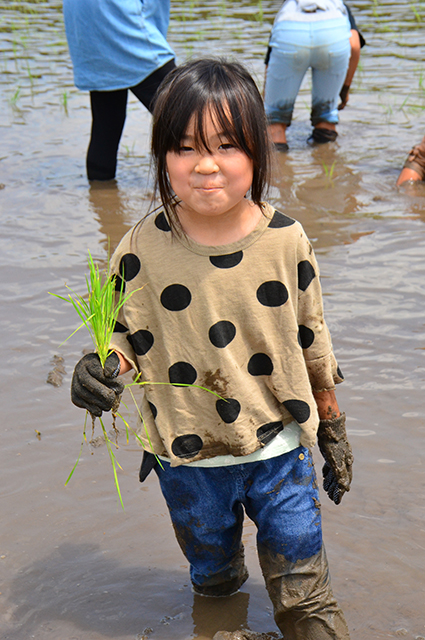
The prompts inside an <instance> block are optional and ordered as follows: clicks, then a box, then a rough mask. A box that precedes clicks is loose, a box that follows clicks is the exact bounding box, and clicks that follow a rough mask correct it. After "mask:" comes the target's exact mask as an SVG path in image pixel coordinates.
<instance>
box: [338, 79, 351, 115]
mask: <svg viewBox="0 0 425 640" xmlns="http://www.w3.org/2000/svg"><path fill="white" fill-rule="evenodd" d="M349 93H350V85H348V84H344V86H343V87H342V89H341V91H340V92H339V97H340V98H341V102H340V103H339V105H338V111H341V109H343V108H344V107H345V106H346V105H347V102H348V98H349Z"/></svg>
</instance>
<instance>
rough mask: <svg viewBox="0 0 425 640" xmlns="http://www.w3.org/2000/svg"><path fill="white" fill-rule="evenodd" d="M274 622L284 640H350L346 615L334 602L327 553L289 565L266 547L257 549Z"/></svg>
mask: <svg viewBox="0 0 425 640" xmlns="http://www.w3.org/2000/svg"><path fill="white" fill-rule="evenodd" d="M258 553H259V559H260V564H261V569H262V572H263V576H264V579H265V581H266V587H267V591H268V593H269V596H270V599H271V601H272V604H273V609H274V619H275V622H276V624H277V626H278V627H279V629H280V630H281V632H282V634H283V636H284V638H285V640H349V638H350V636H349V633H348V628H347V624H346V622H345V618H344V614H343V613H342V611H341V609H340V608H339V606H338V603H337V601H336V600H335V598H334V596H333V593H332V590H331V586H330V579H329V568H328V562H327V559H326V553H325V549H324V547H323V546H322V549H321V551H320V552H319V553H318V554H316V555H315V556H312V557H311V558H306V559H305V560H297V562H289V561H288V560H286V559H285V557H284V556H283V555H280V554H273V553H271V552H270V551H269V550H268V549H267V548H266V547H264V546H261V547H260V546H259V549H258Z"/></svg>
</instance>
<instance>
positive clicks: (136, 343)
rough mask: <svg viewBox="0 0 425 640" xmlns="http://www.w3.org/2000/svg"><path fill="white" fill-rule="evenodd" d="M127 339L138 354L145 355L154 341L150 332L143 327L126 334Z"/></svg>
mask: <svg viewBox="0 0 425 640" xmlns="http://www.w3.org/2000/svg"><path fill="white" fill-rule="evenodd" d="M127 340H128V341H129V343H130V344H131V346H132V347H133V349H134V352H135V353H136V354H137V355H138V356H144V355H146V354H147V352H148V351H149V349H150V348H151V347H152V345H153V342H154V339H153V335H152V334H151V332H150V331H146V330H145V329H139V331H136V333H133V334H131V335H129V336H127Z"/></svg>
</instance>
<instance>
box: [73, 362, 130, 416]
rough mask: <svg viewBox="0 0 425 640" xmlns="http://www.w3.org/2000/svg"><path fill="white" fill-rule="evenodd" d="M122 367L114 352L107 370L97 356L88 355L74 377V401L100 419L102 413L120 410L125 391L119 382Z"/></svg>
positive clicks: (78, 365) (78, 366)
mask: <svg viewBox="0 0 425 640" xmlns="http://www.w3.org/2000/svg"><path fill="white" fill-rule="evenodd" d="M120 367H121V364H120V359H119V358H118V356H117V354H116V353H115V352H112V353H111V354H110V355H109V356H108V357H107V358H106V361H105V367H104V368H102V365H101V363H100V359H99V356H98V355H97V353H88V354H87V355H86V356H84V357H83V358H81V360H80V361H79V362H77V364H76V366H75V369H74V375H73V376H72V382H71V400H72V402H73V403H74V404H75V405H76V406H77V407H81V408H82V409H87V411H90V413H91V414H92V415H93V416H96V417H98V418H100V416H101V415H102V411H110V410H111V409H113V408H114V407H117V406H118V404H119V400H120V396H121V394H122V392H123V390H124V384H123V383H122V382H121V381H120V380H116V377H117V375H118V374H119V372H120Z"/></svg>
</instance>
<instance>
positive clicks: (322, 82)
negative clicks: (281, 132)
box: [265, 17, 351, 126]
mask: <svg viewBox="0 0 425 640" xmlns="http://www.w3.org/2000/svg"><path fill="white" fill-rule="evenodd" d="M269 44H270V46H271V49H272V51H271V55H270V60H269V64H268V68H267V78H266V86H265V108H266V113H267V117H268V120H269V122H270V123H282V124H286V125H288V126H289V125H290V124H291V119H292V112H293V110H294V104H295V100H296V97H297V94H298V92H299V89H300V86H301V82H302V80H303V78H304V76H305V74H306V72H307V69H308V68H309V67H311V69H312V110H311V123H312V125H313V126H315V125H316V124H317V123H318V122H330V123H332V124H337V123H338V96H339V92H340V91H341V88H342V85H343V84H344V80H345V76H346V73H347V69H348V63H349V60H350V53H351V47H350V23H349V21H348V18H346V17H341V18H334V19H332V20H319V21H315V22H297V21H290V20H282V21H280V22H278V23H276V24H275V25H274V27H273V31H272V35H271V38H270V43H269Z"/></svg>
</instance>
